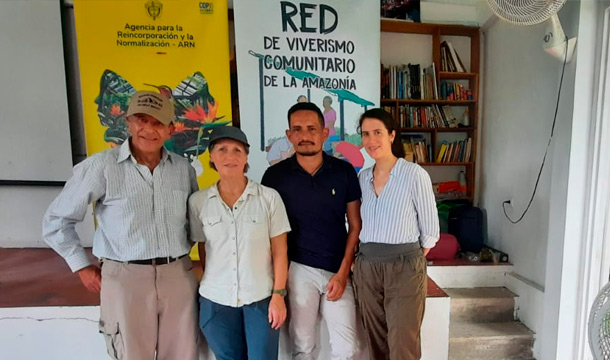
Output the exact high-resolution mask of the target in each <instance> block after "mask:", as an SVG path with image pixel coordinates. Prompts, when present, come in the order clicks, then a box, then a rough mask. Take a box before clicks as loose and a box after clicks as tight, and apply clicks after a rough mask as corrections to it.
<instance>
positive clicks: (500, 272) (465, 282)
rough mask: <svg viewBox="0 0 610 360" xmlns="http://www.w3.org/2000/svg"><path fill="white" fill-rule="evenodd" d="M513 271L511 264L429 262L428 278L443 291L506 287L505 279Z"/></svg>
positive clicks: (452, 261) (455, 261)
mask: <svg viewBox="0 0 610 360" xmlns="http://www.w3.org/2000/svg"><path fill="white" fill-rule="evenodd" d="M511 271H513V265H511V264H499V265H493V264H486V263H470V262H468V261H466V260H451V261H438V260H435V261H429V262H428V276H430V278H431V279H432V280H434V281H435V282H436V283H437V284H438V286H440V287H441V288H442V289H443V290H444V289H449V288H474V287H494V286H504V281H505V280H504V277H505V276H506V274H507V273H510V272H511Z"/></svg>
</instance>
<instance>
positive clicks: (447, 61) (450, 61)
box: [441, 41, 466, 72]
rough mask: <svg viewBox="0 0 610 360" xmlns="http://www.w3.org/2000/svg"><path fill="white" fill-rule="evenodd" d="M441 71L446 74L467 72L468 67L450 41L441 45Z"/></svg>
mask: <svg viewBox="0 0 610 360" xmlns="http://www.w3.org/2000/svg"><path fill="white" fill-rule="evenodd" d="M441 71H446V72H466V67H465V66H464V63H462V60H461V59H460V56H459V55H458V53H457V51H455V48H454V47H453V44H451V42H449V41H443V42H442V43H441Z"/></svg>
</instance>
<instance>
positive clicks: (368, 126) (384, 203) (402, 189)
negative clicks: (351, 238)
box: [354, 109, 439, 360]
mask: <svg viewBox="0 0 610 360" xmlns="http://www.w3.org/2000/svg"><path fill="white" fill-rule="evenodd" d="M359 130H360V133H361V135H362V145H363V146H364V148H365V149H366V151H367V153H368V154H369V155H370V156H371V157H372V158H373V159H374V160H375V165H374V166H372V167H370V168H367V169H365V170H363V171H362V172H360V175H359V180H360V187H361V188H362V207H361V210H360V212H361V216H362V231H361V233H360V250H359V254H358V257H357V259H356V263H355V266H354V284H355V285H354V288H355V290H356V295H357V299H358V306H359V308H360V311H361V314H362V317H363V321H364V326H365V329H366V337H367V341H368V345H369V350H370V353H371V358H372V359H392V360H394V359H396V360H398V359H400V360H406V359H419V358H420V356H421V349H420V347H421V346H420V327H421V322H422V318H423V316H424V308H425V302H426V285H427V275H426V258H425V255H426V254H427V253H428V252H429V251H430V249H431V248H432V247H434V245H435V244H436V242H437V241H438V238H439V224H438V215H437V210H436V203H435V200H434V193H433V191H432V183H431V181H430V176H429V175H428V173H427V172H426V171H425V170H424V169H423V168H422V167H420V166H419V165H417V164H414V163H410V162H407V161H406V160H405V159H404V148H403V146H402V142H401V139H400V129H399V128H398V126H397V124H396V122H395V121H394V119H393V118H392V116H391V115H390V114H389V113H388V112H386V111H384V110H382V109H371V110H368V111H366V112H365V113H364V114H362V116H361V117H360V126H359Z"/></svg>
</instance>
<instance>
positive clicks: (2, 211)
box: [0, 186, 94, 248]
mask: <svg viewBox="0 0 610 360" xmlns="http://www.w3.org/2000/svg"><path fill="white" fill-rule="evenodd" d="M60 191H61V188H60V187H38V186H0V247H15V248H22V247H23V248H27V247H34V248H36V247H47V245H46V244H45V243H44V242H43V240H42V237H41V234H42V216H43V215H44V213H45V211H46V210H47V208H48V207H49V204H51V201H53V199H55V197H56V196H57V195H58V194H59V192H60ZM76 229H77V231H78V233H79V235H80V236H81V240H82V244H83V245H84V246H91V244H92V241H93V231H94V228H93V215H92V209H91V206H89V210H88V211H87V215H86V216H85V219H84V221H83V222H82V223H81V224H78V225H77V227H76Z"/></svg>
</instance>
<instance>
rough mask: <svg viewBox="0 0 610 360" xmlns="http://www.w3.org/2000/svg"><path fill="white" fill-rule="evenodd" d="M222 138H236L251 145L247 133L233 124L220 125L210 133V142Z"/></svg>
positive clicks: (248, 145)
mask: <svg viewBox="0 0 610 360" xmlns="http://www.w3.org/2000/svg"><path fill="white" fill-rule="evenodd" d="M221 139H232V140H236V141H239V142H241V143H243V144H244V145H246V146H247V147H250V144H248V138H247V137H246V134H244V132H243V131H241V130H240V129H238V128H236V127H233V126H219V127H217V128H214V130H212V133H211V134H210V144H212V143H213V142H215V141H218V140H221Z"/></svg>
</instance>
